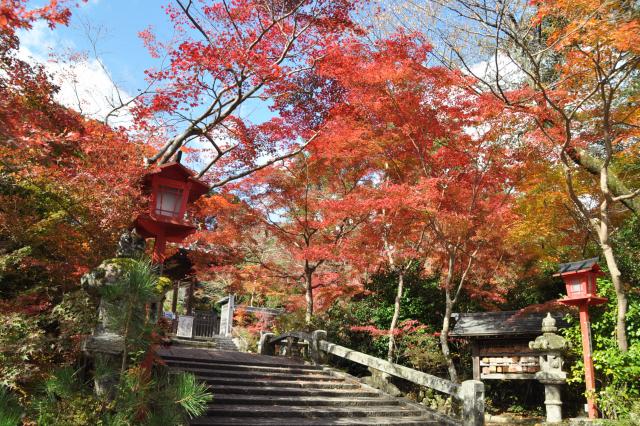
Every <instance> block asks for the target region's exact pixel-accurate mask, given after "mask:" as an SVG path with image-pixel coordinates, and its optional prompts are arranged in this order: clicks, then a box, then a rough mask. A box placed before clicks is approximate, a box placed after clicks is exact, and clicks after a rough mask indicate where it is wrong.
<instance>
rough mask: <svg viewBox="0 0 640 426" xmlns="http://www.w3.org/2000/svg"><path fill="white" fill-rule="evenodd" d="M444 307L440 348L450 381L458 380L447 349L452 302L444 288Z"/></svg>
mask: <svg viewBox="0 0 640 426" xmlns="http://www.w3.org/2000/svg"><path fill="white" fill-rule="evenodd" d="M446 292H447V293H446V307H445V312H444V319H443V320H442V331H441V332H440V347H441V348H442V355H443V356H444V358H445V360H446V361H447V370H449V378H450V379H451V381H452V382H454V383H456V382H458V372H457V371H456V366H455V365H454V364H453V359H451V351H450V350H449V329H450V327H451V313H452V310H453V302H452V301H451V296H450V295H449V290H446Z"/></svg>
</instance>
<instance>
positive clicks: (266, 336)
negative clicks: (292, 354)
mask: <svg viewBox="0 0 640 426" xmlns="http://www.w3.org/2000/svg"><path fill="white" fill-rule="evenodd" d="M273 336H275V334H273V333H269V332H265V331H261V332H260V342H258V353H259V354H260V355H273V346H271V345H270V344H269V340H270V339H271V338H272V337H273Z"/></svg>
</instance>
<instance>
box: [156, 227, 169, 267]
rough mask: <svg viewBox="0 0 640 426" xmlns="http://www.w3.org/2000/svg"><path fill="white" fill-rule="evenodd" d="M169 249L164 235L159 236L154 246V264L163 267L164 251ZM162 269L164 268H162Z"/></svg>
mask: <svg viewBox="0 0 640 426" xmlns="http://www.w3.org/2000/svg"><path fill="white" fill-rule="evenodd" d="M166 247H167V240H166V239H165V237H164V235H158V236H157V237H156V242H155V243H154V245H153V263H155V264H157V265H162V264H163V263H164V251H165V248H166ZM160 267H162V266H160Z"/></svg>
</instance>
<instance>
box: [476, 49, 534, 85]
mask: <svg viewBox="0 0 640 426" xmlns="http://www.w3.org/2000/svg"><path fill="white" fill-rule="evenodd" d="M496 65H497V66H496ZM469 71H470V72H471V73H472V74H473V75H474V76H476V77H478V78H481V79H483V80H485V81H486V82H487V83H489V84H491V85H493V84H495V82H496V76H497V77H498V80H499V82H500V84H501V85H504V86H507V87H509V86H513V85H518V84H520V83H521V82H522V81H523V80H524V79H525V74H524V72H523V71H522V70H521V69H520V67H519V66H518V65H517V64H516V63H515V62H513V61H512V60H511V58H509V57H508V56H506V55H504V54H501V53H499V54H498V58H497V61H496V58H495V57H492V58H491V59H490V60H487V61H481V62H478V63H476V64H473V65H471V66H470V67H469ZM496 71H497V72H496Z"/></svg>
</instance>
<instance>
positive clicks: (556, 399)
mask: <svg viewBox="0 0 640 426" xmlns="http://www.w3.org/2000/svg"><path fill="white" fill-rule="evenodd" d="M557 330H558V329H557V328H556V320H555V319H554V318H553V317H552V316H551V314H549V313H547V316H546V317H545V318H544V319H543V320H542V336H538V337H536V340H535V341H533V342H529V348H530V349H533V350H535V351H540V371H539V372H537V373H536V375H535V378H536V380H538V381H539V382H540V383H542V384H543V385H544V396H545V398H544V404H545V406H546V412H547V423H559V422H561V421H562V398H561V392H560V387H561V385H562V384H564V383H565V382H566V381H567V373H566V372H564V371H562V366H563V364H564V360H563V359H562V352H563V351H564V350H565V349H567V347H568V345H567V341H566V340H565V339H564V337H562V336H559V335H557V334H556V331H557Z"/></svg>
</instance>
